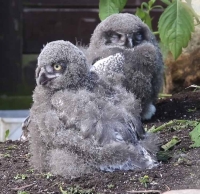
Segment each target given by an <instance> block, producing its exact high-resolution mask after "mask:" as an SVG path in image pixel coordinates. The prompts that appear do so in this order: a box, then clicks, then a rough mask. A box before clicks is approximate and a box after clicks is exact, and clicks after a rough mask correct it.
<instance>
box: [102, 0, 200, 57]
mask: <svg viewBox="0 0 200 194" xmlns="http://www.w3.org/2000/svg"><path fill="white" fill-rule="evenodd" d="M161 1H162V2H163V3H164V4H165V5H166V9H165V10H164V12H163V13H162V14H161V16H160V18H159V22H158V34H159V36H160V40H161V43H162V44H163V45H165V47H166V49H167V50H169V51H170V52H171V53H172V54H173V56H174V58H175V59H177V58H178V57H179V55H180V54H181V52H182V48H184V47H186V46H187V45H188V42H189V41H190V39H191V33H192V32H193V31H194V23H195V20H196V22H197V24H199V23H200V21H199V17H198V15H197V14H196V13H195V12H194V10H193V8H192V6H191V0H187V1H186V2H183V0H161ZM126 2H127V0H116V1H115V0H100V1H99V17H100V19H101V20H104V19H105V18H106V17H108V16H109V15H112V14H114V13H119V12H121V11H122V10H123V8H124V6H125V5H126ZM155 2H156V0H149V2H148V3H146V2H143V3H142V4H141V6H140V8H137V10H136V13H135V14H136V15H137V16H138V17H140V18H141V19H142V20H143V21H144V22H145V23H146V24H147V25H148V26H149V28H150V29H152V24H151V22H152V18H151V16H150V12H151V10H152V9H155V8H162V7H161V6H154V4H155Z"/></svg>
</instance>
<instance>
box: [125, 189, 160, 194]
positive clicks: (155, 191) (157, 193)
mask: <svg viewBox="0 0 200 194" xmlns="http://www.w3.org/2000/svg"><path fill="white" fill-rule="evenodd" d="M127 192H128V193H136V194H139V193H156V194H161V191H159V190H144V191H127Z"/></svg>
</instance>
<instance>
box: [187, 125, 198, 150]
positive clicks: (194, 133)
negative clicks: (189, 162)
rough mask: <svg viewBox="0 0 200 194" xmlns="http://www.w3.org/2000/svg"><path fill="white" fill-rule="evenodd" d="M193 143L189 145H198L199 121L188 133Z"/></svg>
mask: <svg viewBox="0 0 200 194" xmlns="http://www.w3.org/2000/svg"><path fill="white" fill-rule="evenodd" d="M189 135H190V138H191V140H192V141H193V144H192V145H191V146H190V147H200V123H199V124H198V125H197V126H196V127H195V128H194V129H193V130H192V131H191V132H190V133H189Z"/></svg>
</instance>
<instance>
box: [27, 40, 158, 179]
mask: <svg viewBox="0 0 200 194" xmlns="http://www.w3.org/2000/svg"><path fill="white" fill-rule="evenodd" d="M89 69H90V67H89V66H88V65H87V63H86V59H85V56H84V54H83V53H82V52H81V51H80V50H79V49H78V48H77V47H75V46H74V45H72V44H71V43H70V42H67V41H54V42H51V43H48V44H47V45H46V46H45V47H44V49H43V50H42V52H41V53H40V55H39V57H38V66H37V69H36V81H37V86H36V88H35V90H34V94H33V101H34V103H33V106H32V108H31V110H30V120H31V121H30V123H29V126H28V129H29V131H30V152H31V154H32V157H31V163H32V165H33V166H34V167H35V168H37V169H38V170H41V171H45V170H46V171H51V172H52V173H54V174H60V175H62V176H65V177H76V176H80V175H82V174H84V173H89V172H93V171H95V170H105V171H113V170H116V169H120V170H129V169H138V168H140V169H141V168H151V167H153V166H154V165H155V159H154V153H155V151H156V144H154V143H153V144H152V140H151V138H152V136H150V135H146V134H145V132H144V129H143V128H142V124H141V121H140V116H139V115H140V111H141V110H140V105H139V102H138V101H137V100H136V99H135V97H134V95H133V94H131V93H128V92H127V91H126V90H125V89H124V88H122V87H120V86H117V85H116V86H115V87H111V86H109V85H108V84H107V83H106V82H104V81H103V80H101V79H99V78H98V76H97V75H96V74H95V73H93V72H90V70H89ZM130 105H131V106H130ZM149 142H151V145H152V146H151V147H150V146H149Z"/></svg>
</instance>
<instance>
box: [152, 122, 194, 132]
mask: <svg viewBox="0 0 200 194" xmlns="http://www.w3.org/2000/svg"><path fill="white" fill-rule="evenodd" d="M187 122H197V121H190V120H171V121H169V122H168V123H165V124H163V125H161V126H159V127H157V128H152V129H150V130H149V132H151V133H156V132H158V131H162V130H163V129H165V127H169V126H172V125H174V124H180V123H181V124H185V123H187Z"/></svg>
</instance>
